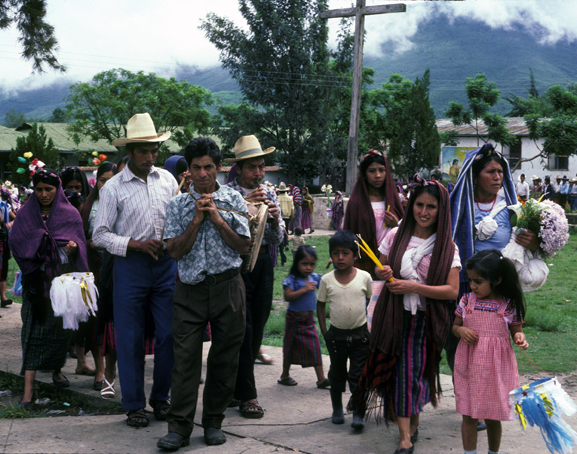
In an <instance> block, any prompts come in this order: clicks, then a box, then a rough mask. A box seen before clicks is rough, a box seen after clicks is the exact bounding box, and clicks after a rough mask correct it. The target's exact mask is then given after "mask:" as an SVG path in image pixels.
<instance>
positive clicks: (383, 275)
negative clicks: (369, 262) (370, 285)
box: [375, 265, 393, 281]
mask: <svg viewBox="0 0 577 454" xmlns="http://www.w3.org/2000/svg"><path fill="white" fill-rule="evenodd" d="M375 274H376V275H377V277H378V278H379V280H381V281H388V280H389V279H390V278H392V277H393V270H392V269H391V267H390V266H388V265H385V266H384V267H383V268H379V267H377V268H375Z"/></svg>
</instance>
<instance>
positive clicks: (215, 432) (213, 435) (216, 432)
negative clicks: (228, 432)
mask: <svg viewBox="0 0 577 454" xmlns="http://www.w3.org/2000/svg"><path fill="white" fill-rule="evenodd" d="M204 441H206V444H207V445H208V446H216V445H221V444H223V443H226V437H225V436H224V433H223V432H222V430H221V429H217V428H216V427H209V428H208V429H204Z"/></svg>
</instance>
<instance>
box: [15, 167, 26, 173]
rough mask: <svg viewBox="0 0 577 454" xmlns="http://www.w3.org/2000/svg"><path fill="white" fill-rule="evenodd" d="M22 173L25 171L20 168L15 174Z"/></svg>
mask: <svg viewBox="0 0 577 454" xmlns="http://www.w3.org/2000/svg"><path fill="white" fill-rule="evenodd" d="M24 172H25V170H24V169H23V168H22V167H20V168H19V169H17V170H16V173H24Z"/></svg>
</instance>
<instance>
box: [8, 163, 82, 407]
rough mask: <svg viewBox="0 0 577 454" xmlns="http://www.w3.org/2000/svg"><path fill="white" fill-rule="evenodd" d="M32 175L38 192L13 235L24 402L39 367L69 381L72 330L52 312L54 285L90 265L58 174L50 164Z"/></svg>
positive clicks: (28, 399)
mask: <svg viewBox="0 0 577 454" xmlns="http://www.w3.org/2000/svg"><path fill="white" fill-rule="evenodd" d="M32 181H33V183H34V194H33V195H31V196H30V199H29V200H28V202H27V203H26V204H25V205H24V206H23V207H22V208H21V209H20V210H19V212H18V216H17V217H16V220H15V221H14V225H13V227H12V231H11V233H10V240H9V244H10V249H11V250H12V253H13V255H14V258H15V259H16V262H17V263H18V265H19V267H20V270H21V271H22V289H23V295H22V370H21V372H20V373H21V374H23V375H24V396H23V397H22V401H21V402H20V406H22V407H25V406H28V405H30V404H31V403H32V401H33V400H34V399H33V385H34V378H35V376H36V371H37V370H44V369H48V370H52V380H53V382H54V384H55V385H56V386H57V387H60V388H65V387H68V386H70V382H69V381H68V379H67V378H66V377H65V376H64V375H63V374H62V373H61V371H60V369H61V368H62V366H64V362H65V361H66V353H67V351H68V344H69V341H70V334H71V332H70V331H68V330H64V329H63V327H62V318H59V317H55V316H54V312H53V310H52V305H51V302H50V286H51V282H52V279H54V278H55V277H56V276H59V275H60V274H62V273H64V272H68V271H73V270H78V271H88V263H87V260H86V240H85V238H84V229H83V225H82V219H81V217H80V214H79V213H78V211H77V210H76V209H75V208H74V207H72V205H70V203H68V201H67V200H66V196H65V195H64V191H63V190H62V185H61V182H60V178H58V175H57V174H56V173H55V172H54V171H52V170H49V169H46V170H40V171H38V172H36V173H35V174H34V176H33V179H32Z"/></svg>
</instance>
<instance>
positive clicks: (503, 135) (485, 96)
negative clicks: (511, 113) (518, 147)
mask: <svg viewBox="0 0 577 454" xmlns="http://www.w3.org/2000/svg"><path fill="white" fill-rule="evenodd" d="M465 92H466V93H467V99H468V102H469V107H468V108H465V107H463V104H461V103H457V102H454V101H451V102H450V103H449V108H448V109H447V110H446V111H445V115H446V116H447V117H449V118H450V119H451V121H452V122H453V124H455V125H456V126H460V125H469V126H471V127H473V128H474V129H475V131H476V135H477V145H480V140H483V142H485V139H484V138H483V137H482V136H481V134H480V133H479V120H482V121H483V123H484V124H485V126H486V127H487V139H488V140H493V141H495V142H497V143H500V144H501V145H512V144H514V143H515V142H516V141H517V137H515V136H514V135H512V134H509V130H508V129H507V126H506V124H507V120H506V119H505V118H503V117H502V116H501V115H498V114H496V113H491V112H490V110H491V107H493V106H494V105H495V104H497V102H498V101H499V99H500V96H501V92H500V91H499V90H498V89H497V88H496V86H495V83H494V82H489V81H488V80H487V76H486V75H485V74H477V75H476V76H475V77H474V78H471V77H467V81H466V82H465Z"/></svg>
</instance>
